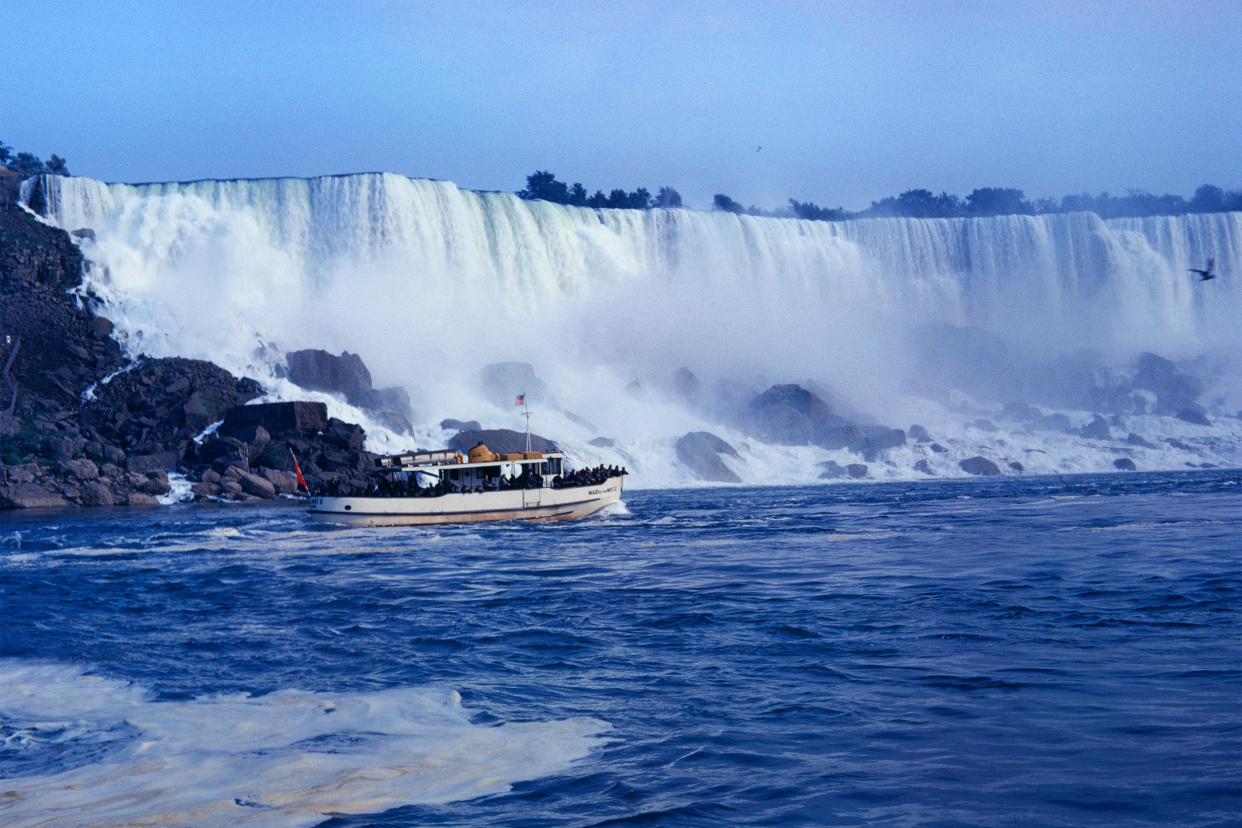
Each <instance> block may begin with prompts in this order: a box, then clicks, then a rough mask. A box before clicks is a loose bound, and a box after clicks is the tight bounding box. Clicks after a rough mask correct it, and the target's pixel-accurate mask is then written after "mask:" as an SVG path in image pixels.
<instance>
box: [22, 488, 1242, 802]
mask: <svg viewBox="0 0 1242 828" xmlns="http://www.w3.org/2000/svg"><path fill="white" fill-rule="evenodd" d="M1239 495H1240V486H1239V474H1238V473H1237V472H1236V471H1235V472H1224V471H1222V472H1196V473H1191V474H1165V475H1111V476H1101V477H1089V476H1088V477H1074V478H1060V479H1057V478H1040V479H1026V480H1022V479H1014V478H1009V479H1005V480H999V481H977V482H976V481H969V482H961V481H958V482H942V483H937V482H929V483H925V484H921V485H911V484H900V485H898V484H884V485H856V486H833V487H800V488H757V489H734V488H718V489H701V490H689V491H671V492H670V491H646V492H633V493H629V494H627V496H626V506H627V509H626V510H622V511H620V512H617V513H613V514H611V515H607V516H604V517H602V518H599V519H593V520H587V521H582V522H578V523H574V524H557V525H518V524H496V525H490V526H482V527H480V526H465V527H442V528H436V529H353V528H336V527H327V526H322V525H318V524H312V523H309V522H308V521H307V519H306V517H305V515H304V514H303V513H302V512H301V511H299V510H297V509H295V508H291V507H271V508H253V507H244V506H243V507H190V506H186V507H170V508H167V509H161V510H152V511H138V510H129V511H119V510H118V511H113V512H106V513H104V512H95V513H87V512H76V513H69V514H60V515H51V516H47V515H45V516H33V517H32V516H17V517H15V516H11V515H10V516H6V518H5V519H4V522H3V523H2V524H0V534H2V535H3V546H0V602H2V605H0V609H2V611H3V619H4V622H3V626H0V736H2V737H3V739H4V741H3V746H2V747H0V777H3V779H2V780H0V822H3V823H4V824H5V825H9V826H18V825H75V826H77V825H117V824H158V825H167V826H171V825H194V826H209V825H239V826H250V825H256V826H258V825H275V826H291V825H304V826H312V825H319V824H321V823H324V821H325V820H329V821H328V822H327V824H328V825H333V826H362V825H385V826H399V825H428V824H431V825H481V824H488V825H574V826H579V825H598V824H622V825H624V824H635V825H637V824H643V825H649V824H659V825H713V824H738V825H763V824H767V825H776V824H780V825H792V824H831V825H837V824H840V825H848V824H890V825H980V826H983V825H987V826H992V825H1031V826H1035V825H1168V824H1178V825H1238V824H1242V680H1240V678H1242V676H1240V672H1242V671H1240V669H1239V667H1240V664H1242V637H1240V635H1239V633H1240V625H1239V619H1238V608H1239V596H1240V587H1242V555H1240V552H1239V550H1240V549H1242V498H1240V497H1239Z"/></svg>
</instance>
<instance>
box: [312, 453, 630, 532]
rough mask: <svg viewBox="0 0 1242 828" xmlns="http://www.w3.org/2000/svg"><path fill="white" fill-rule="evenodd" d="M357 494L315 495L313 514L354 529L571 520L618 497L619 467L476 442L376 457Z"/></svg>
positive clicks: (622, 474) (621, 480)
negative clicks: (372, 473) (371, 479)
mask: <svg viewBox="0 0 1242 828" xmlns="http://www.w3.org/2000/svg"><path fill="white" fill-rule="evenodd" d="M375 464H376V471H377V472H378V473H379V479H378V481H377V483H376V484H375V485H374V486H373V487H372V490H371V491H369V492H367V493H366V494H364V495H347V496H336V495H333V494H332V493H331V492H322V493H315V494H314V495H313V496H312V497H311V500H310V515H311V517H312V518H315V519H318V520H324V521H330V522H333V523H345V524H351V525H355V526H413V525H422V524H433V523H468V522H475V521H493V520H515V519H516V520H575V519H577V518H581V517H586V516H587V515H590V514H594V513H595V512H598V511H599V510H600V509H603V508H604V507H605V506H607V505H609V504H610V503H616V502H617V501H619V500H620V499H621V489H622V487H623V486H624V484H625V470H624V469H617V468H615V467H614V468H605V467H603V466H600V467H597V468H594V469H586V470H579V471H572V472H571V471H569V470H568V469H567V468H566V467H565V462H564V455H563V454H562V453H561V452H556V451H553V452H538V451H535V452H531V451H527V452H515V453H508V454H494V453H493V452H492V451H491V450H489V449H488V447H487V446H486V445H483V444H479V445H477V446H475V447H474V448H472V449H470V451H469V452H468V453H467V456H465V457H463V456H462V455H461V454H460V453H459V452H455V451H453V450H451V449H450V450H442V451H419V452H410V453H406V454H399V455H394V456H390V457H379V458H376V461H375Z"/></svg>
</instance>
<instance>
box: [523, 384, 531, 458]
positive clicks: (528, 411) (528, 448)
mask: <svg viewBox="0 0 1242 828" xmlns="http://www.w3.org/2000/svg"><path fill="white" fill-rule="evenodd" d="M522 407H523V408H525V409H526V453H527V454H530V403H528V402H527V401H526V394H522Z"/></svg>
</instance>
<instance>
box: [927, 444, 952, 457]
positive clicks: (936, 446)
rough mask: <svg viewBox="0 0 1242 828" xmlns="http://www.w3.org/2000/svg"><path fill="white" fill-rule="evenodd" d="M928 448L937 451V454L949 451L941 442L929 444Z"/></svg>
mask: <svg viewBox="0 0 1242 828" xmlns="http://www.w3.org/2000/svg"><path fill="white" fill-rule="evenodd" d="M928 448H930V449H931V450H932V451H934V452H936V454H944V453H945V452H946V451H948V449H947V448H945V447H944V446H942V445H940V444H939V443H932V444H931V445H930V446H928Z"/></svg>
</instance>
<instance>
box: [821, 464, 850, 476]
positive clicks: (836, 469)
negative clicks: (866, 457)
mask: <svg viewBox="0 0 1242 828" xmlns="http://www.w3.org/2000/svg"><path fill="white" fill-rule="evenodd" d="M819 465H821V466H823V467H824V472H823V473H822V474H820V476H819V479H820V480H832V479H835V478H838V477H845V476H846V475H847V474H849V472H847V471H846V470H845V467H844V466H842V465H840V464H839V463H837V461H836V460H828V461H825V462H823V463H820V464H819Z"/></svg>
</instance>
